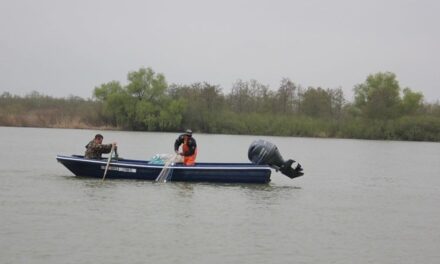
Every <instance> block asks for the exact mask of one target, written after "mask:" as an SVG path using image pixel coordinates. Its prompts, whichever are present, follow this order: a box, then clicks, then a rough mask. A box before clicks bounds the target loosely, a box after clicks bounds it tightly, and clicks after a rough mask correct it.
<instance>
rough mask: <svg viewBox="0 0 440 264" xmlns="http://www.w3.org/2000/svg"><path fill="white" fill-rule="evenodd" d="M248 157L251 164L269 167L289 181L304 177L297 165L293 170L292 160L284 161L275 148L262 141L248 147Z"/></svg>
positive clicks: (299, 166) (256, 141)
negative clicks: (289, 179)
mask: <svg viewBox="0 0 440 264" xmlns="http://www.w3.org/2000/svg"><path fill="white" fill-rule="evenodd" d="M248 157H249V160H250V161H251V162H252V163H254V164H258V165H269V166H270V167H272V168H274V169H275V170H277V171H278V170H279V171H281V172H282V173H283V174H284V175H286V176H287V177H289V178H291V179H293V178H296V177H299V176H302V175H304V173H303V172H302V171H303V169H302V167H301V165H300V164H299V163H297V164H298V165H297V166H296V168H295V169H293V168H292V164H293V163H294V162H295V161H294V160H291V159H289V160H288V161H284V159H283V157H281V154H280V152H279V151H278V148H277V146H275V145H274V144H272V143H270V142H268V141H265V140H262V139H259V140H255V141H254V142H252V144H251V145H250V146H249V150H248Z"/></svg>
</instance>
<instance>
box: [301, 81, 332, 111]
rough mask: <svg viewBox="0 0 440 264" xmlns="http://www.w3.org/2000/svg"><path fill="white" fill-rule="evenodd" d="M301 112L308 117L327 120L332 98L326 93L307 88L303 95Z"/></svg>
mask: <svg viewBox="0 0 440 264" xmlns="http://www.w3.org/2000/svg"><path fill="white" fill-rule="evenodd" d="M301 109H302V112H303V113H304V114H306V115H308V116H312V117H318V118H327V117H329V116H331V113H332V98H331V95H330V93H329V92H328V91H326V90H324V89H322V88H320V87H318V88H313V87H309V88H308V89H307V90H306V91H305V93H304V94H303V101H302V108H301Z"/></svg>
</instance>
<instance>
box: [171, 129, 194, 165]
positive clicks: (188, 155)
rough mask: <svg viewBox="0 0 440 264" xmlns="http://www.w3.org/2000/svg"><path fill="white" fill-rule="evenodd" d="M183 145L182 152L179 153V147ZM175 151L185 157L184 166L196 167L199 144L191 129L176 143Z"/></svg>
mask: <svg viewBox="0 0 440 264" xmlns="http://www.w3.org/2000/svg"><path fill="white" fill-rule="evenodd" d="M180 145H182V152H180V153H179V147H180ZM174 151H175V152H176V153H177V154H178V155H181V156H183V164H184V165H194V164H195V162H196V157H197V143H196V140H195V139H194V138H193V137H192V131H191V129H187V130H186V131H185V133H184V134H182V135H180V136H179V137H178V138H177V139H176V142H175V143H174Z"/></svg>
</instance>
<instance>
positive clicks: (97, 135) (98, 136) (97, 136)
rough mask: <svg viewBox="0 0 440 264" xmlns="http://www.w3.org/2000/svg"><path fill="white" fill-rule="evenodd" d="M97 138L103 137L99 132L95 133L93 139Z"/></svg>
mask: <svg viewBox="0 0 440 264" xmlns="http://www.w3.org/2000/svg"><path fill="white" fill-rule="evenodd" d="M97 138H104V137H103V136H102V135H101V134H96V135H95V139H97Z"/></svg>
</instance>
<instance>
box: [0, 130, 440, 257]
mask: <svg viewBox="0 0 440 264" xmlns="http://www.w3.org/2000/svg"><path fill="white" fill-rule="evenodd" d="M97 132H100V133H102V134H104V143H106V142H107V143H108V142H112V141H116V142H118V145H119V155H120V156H121V157H124V158H135V159H148V158H150V157H152V156H153V155H154V154H157V153H172V148H173V143H174V139H175V138H176V137H177V135H178V134H177V133H145V132H121V131H96V130H73V129H39V128H8V127H0V147H1V151H0V263H2V264H4V263H14V264H15V263H45V264H47V263H93V264H97V263H155V264H159V263H250V264H251V263H252V264H254V263H283V264H285V263H400V264H401V263H440V144H439V143H427V142H424V143H420V142H397V141H365V140H342V139H315V138H292V137H267V136H234V135H206V134H197V133H195V134H194V137H195V138H196V140H197V143H198V145H199V155H198V161H206V162H208V161H209V162H210V161H212V162H247V148H248V146H249V144H250V143H251V142H252V141H253V140H254V139H260V138H261V139H266V140H268V141H271V142H272V143H274V144H276V145H277V146H278V148H279V150H280V152H281V154H282V155H283V157H284V158H286V159H287V158H293V159H295V160H297V161H298V162H299V163H301V164H302V166H303V167H304V171H305V176H303V177H299V178H296V179H293V180H292V179H289V178H287V177H285V176H283V175H282V174H279V173H276V172H273V173H272V177H271V179H272V181H271V183H269V184H264V185H252V184H251V185H249V184H247V185H246V184H208V183H173V182H169V183H152V182H149V181H133V180H107V181H105V182H104V183H102V182H101V181H100V180H97V179H87V178H77V177H74V176H73V175H72V174H71V173H70V172H69V171H68V170H67V169H65V168H64V167H63V166H62V165H61V164H59V163H57V161H56V159H55V157H56V155H57V154H67V155H70V154H82V153H83V152H84V146H85V144H86V143H87V142H88V141H89V140H91V138H92V137H93V136H94V134H96V133H97Z"/></svg>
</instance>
